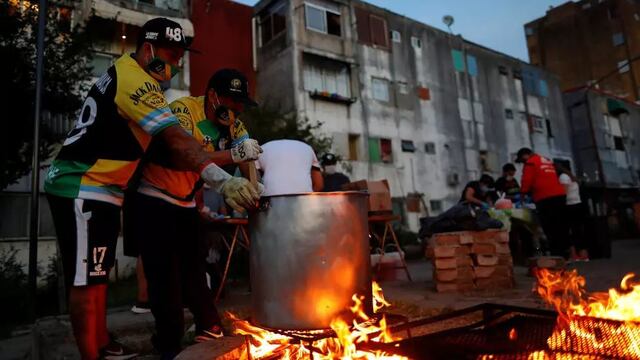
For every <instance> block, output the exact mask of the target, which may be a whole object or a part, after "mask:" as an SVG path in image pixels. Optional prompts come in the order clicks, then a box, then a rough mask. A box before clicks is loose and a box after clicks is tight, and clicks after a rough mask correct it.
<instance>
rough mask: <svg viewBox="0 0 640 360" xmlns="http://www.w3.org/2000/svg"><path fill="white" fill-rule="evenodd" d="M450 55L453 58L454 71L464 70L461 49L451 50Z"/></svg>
mask: <svg viewBox="0 0 640 360" xmlns="http://www.w3.org/2000/svg"><path fill="white" fill-rule="evenodd" d="M451 57H452V58H453V67H454V68H455V69H456V71H460V72H463V71H464V57H463V56H462V51H460V50H451Z"/></svg>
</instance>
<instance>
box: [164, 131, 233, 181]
mask: <svg viewBox="0 0 640 360" xmlns="http://www.w3.org/2000/svg"><path fill="white" fill-rule="evenodd" d="M158 136H160V137H161V139H162V140H163V141H164V142H165V144H166V145H167V147H168V148H169V149H170V151H171V160H172V163H173V165H174V167H175V168H176V169H178V170H190V171H200V170H201V168H202V166H203V165H204V164H206V163H208V162H213V163H215V164H216V165H220V166H223V165H228V164H232V163H233V159H232V158H231V151H229V150H225V151H216V152H209V151H205V150H204V149H203V148H202V146H200V144H199V143H198V142H197V141H196V140H195V139H194V138H193V137H191V136H190V135H189V134H187V133H186V132H185V131H184V130H182V128H180V126H177V125H176V126H170V127H168V128H166V129H165V130H164V131H162V132H161V133H160V135H158Z"/></svg>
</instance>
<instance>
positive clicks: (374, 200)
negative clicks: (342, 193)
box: [342, 180, 393, 212]
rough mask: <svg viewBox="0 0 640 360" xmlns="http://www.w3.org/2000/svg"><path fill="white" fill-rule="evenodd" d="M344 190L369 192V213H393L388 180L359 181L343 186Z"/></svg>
mask: <svg viewBox="0 0 640 360" xmlns="http://www.w3.org/2000/svg"><path fill="white" fill-rule="evenodd" d="M342 189H343V190H357V191H363V190H365V191H368V192H369V211H370V212H373V211H376V212H377V211H391V210H393V207H392V206H391V191H390V190H389V182H388V181H387V180H379V181H367V180H359V181H354V182H351V183H348V184H344V185H342Z"/></svg>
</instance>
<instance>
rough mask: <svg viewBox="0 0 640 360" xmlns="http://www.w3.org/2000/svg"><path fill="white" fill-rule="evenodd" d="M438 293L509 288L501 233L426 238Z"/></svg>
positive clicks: (505, 243)
mask: <svg viewBox="0 0 640 360" xmlns="http://www.w3.org/2000/svg"><path fill="white" fill-rule="evenodd" d="M427 257H429V258H430V259H431V260H432V264H433V279H434V281H435V283H436V290H437V291H438V292H450V291H469V290H475V289H504V288H511V287H513V285H514V281H513V259H512V258H511V251H510V250H509V233H508V232H506V231H504V230H487V231H461V232H451V233H442V234H435V235H433V237H432V238H431V239H429V246H428V247H427Z"/></svg>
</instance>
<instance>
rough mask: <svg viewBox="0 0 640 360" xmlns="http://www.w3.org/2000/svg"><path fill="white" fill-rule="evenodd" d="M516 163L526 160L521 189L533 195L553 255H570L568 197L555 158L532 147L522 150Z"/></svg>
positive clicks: (523, 194) (523, 192) (523, 193)
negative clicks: (567, 214)
mask: <svg viewBox="0 0 640 360" xmlns="http://www.w3.org/2000/svg"><path fill="white" fill-rule="evenodd" d="M516 162H519V163H524V167H523V170H522V180H521V181H520V184H521V187H520V192H521V193H522V198H523V199H524V196H525V195H526V194H528V193H530V194H531V196H532V198H533V202H534V203H535V204H536V210H537V212H538V216H539V218H540V225H542V229H543V230H544V233H545V235H546V236H547V240H548V242H549V248H550V250H551V254H552V255H556V256H563V257H565V258H566V257H567V255H568V253H567V252H568V249H569V247H568V237H569V229H568V227H567V219H566V211H565V209H566V203H567V196H566V191H565V188H564V186H563V185H562V184H560V181H559V180H558V175H557V174H556V169H555V166H554V165H553V161H551V160H549V159H547V158H545V157H544V156H540V155H538V154H536V153H534V152H533V151H532V150H531V149H529V148H522V149H520V150H519V151H518V157H517V159H516Z"/></svg>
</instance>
